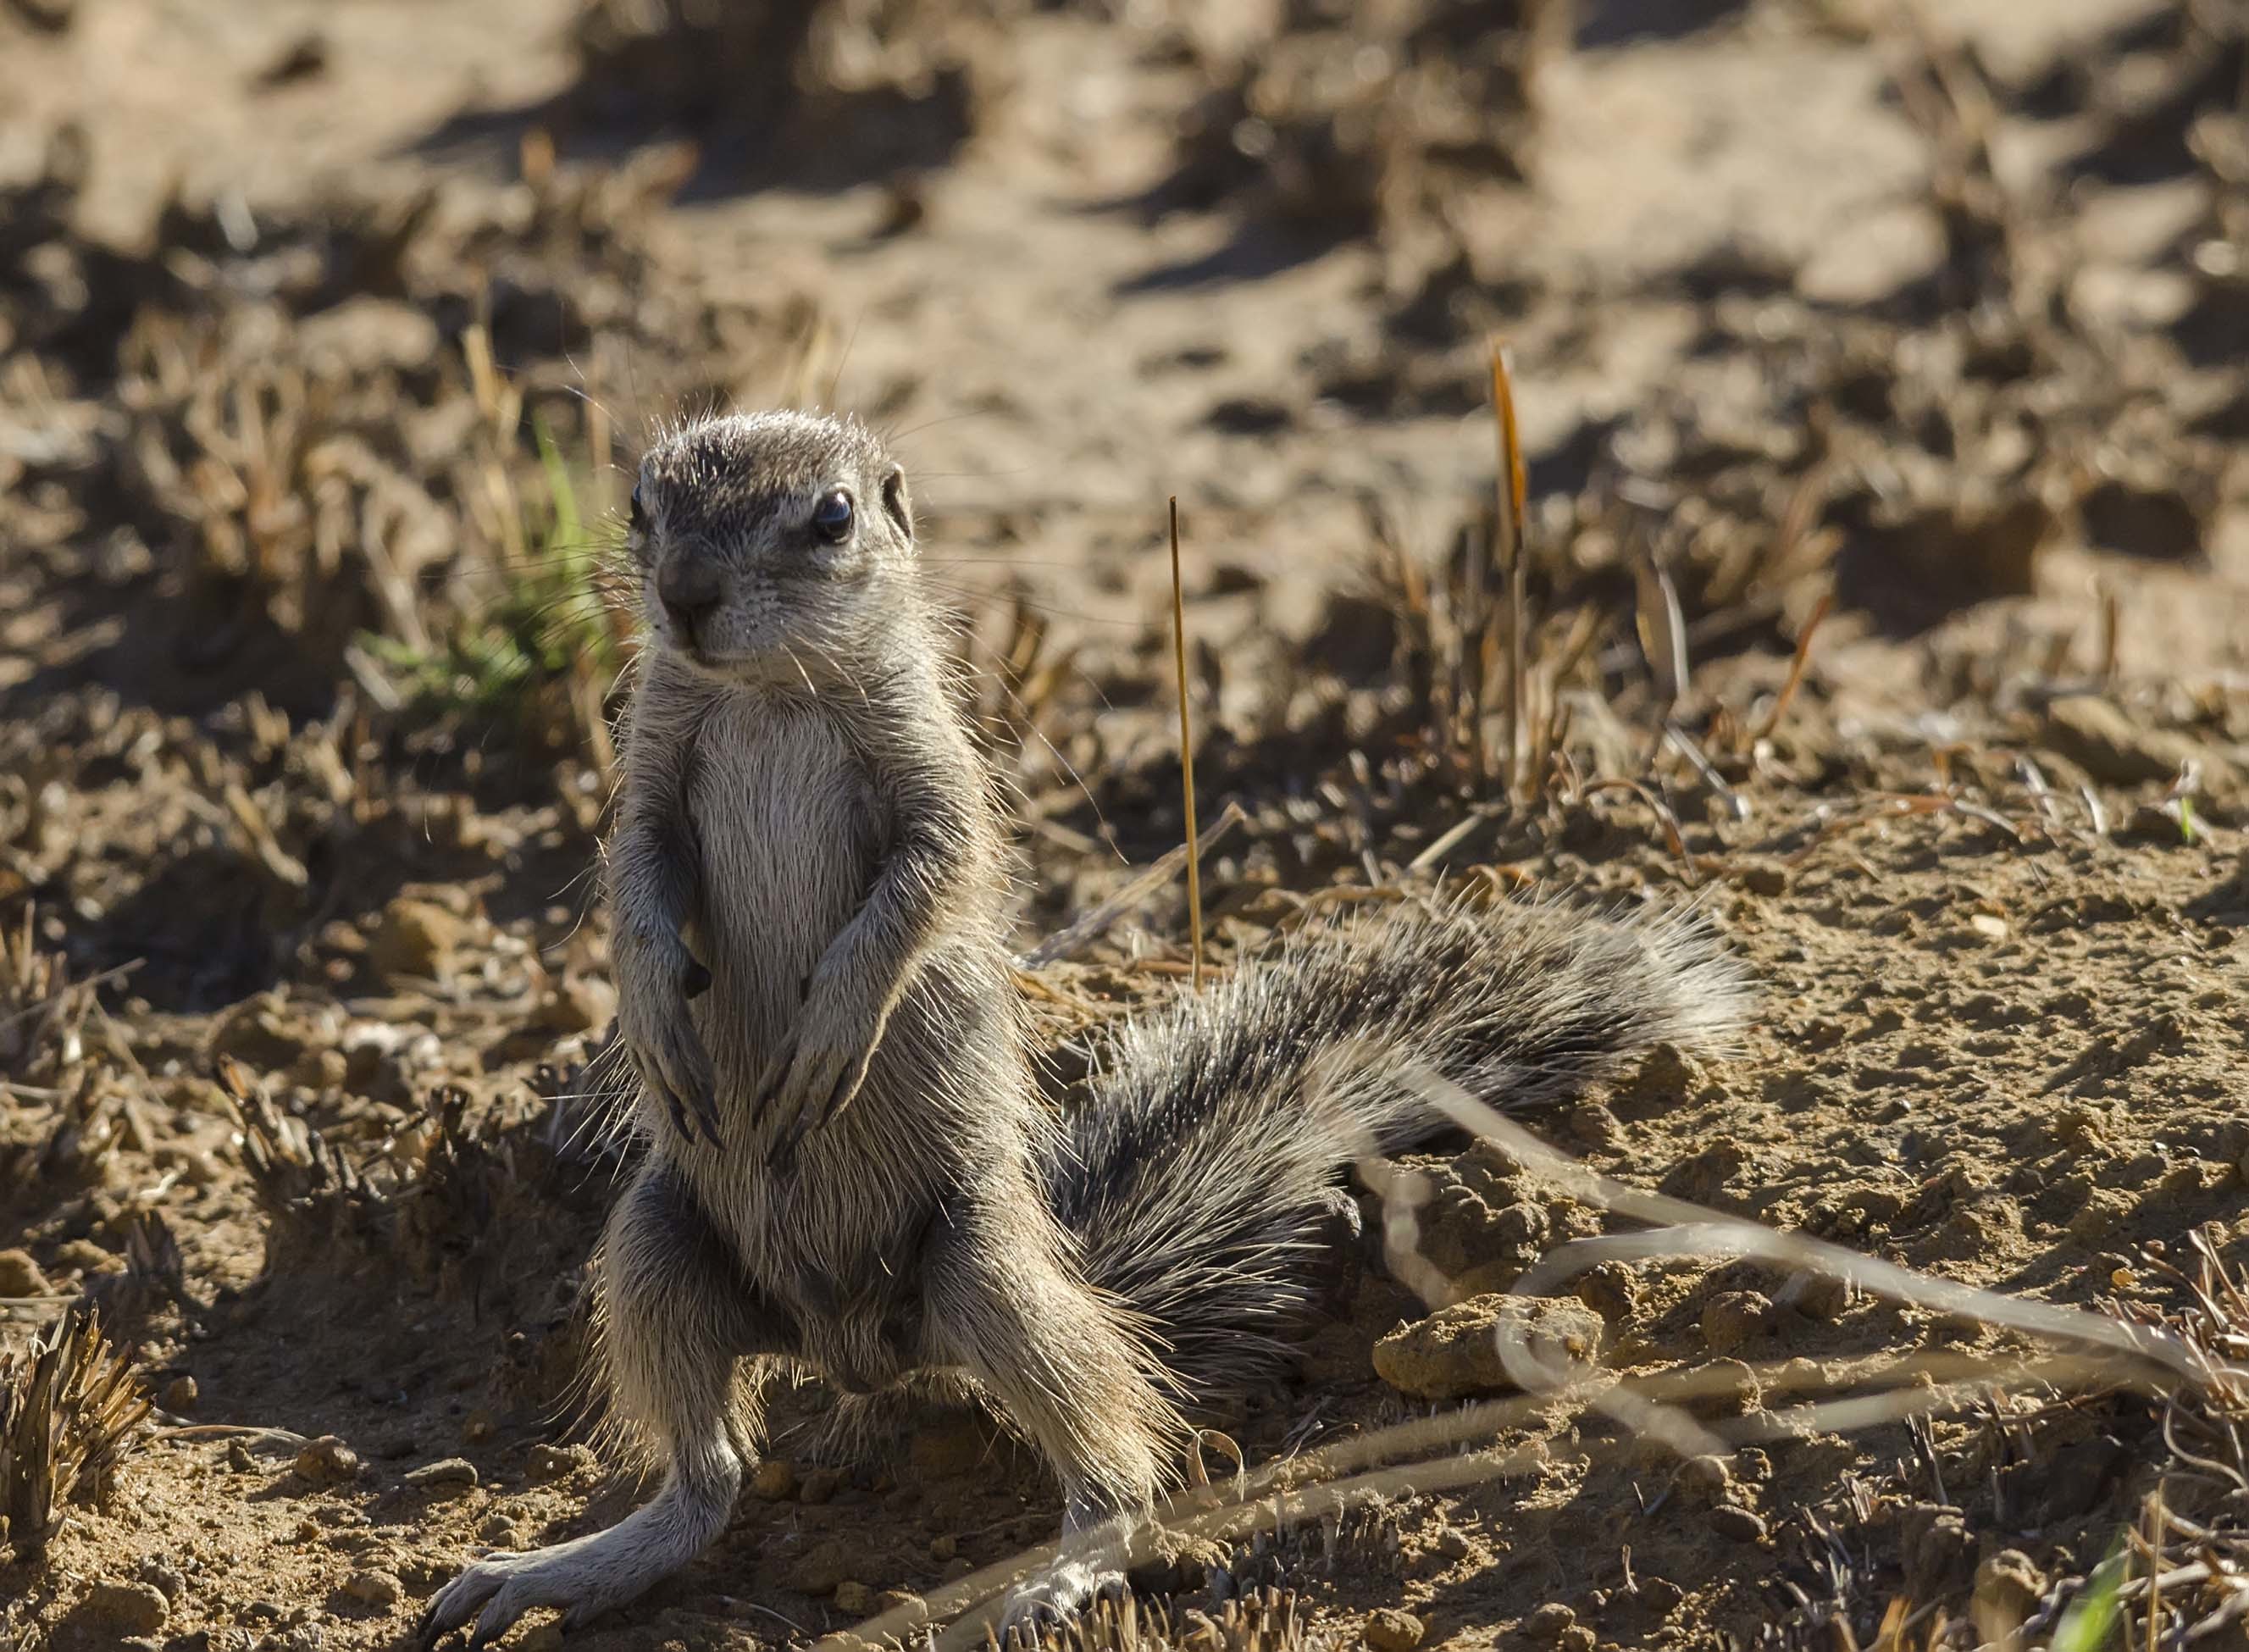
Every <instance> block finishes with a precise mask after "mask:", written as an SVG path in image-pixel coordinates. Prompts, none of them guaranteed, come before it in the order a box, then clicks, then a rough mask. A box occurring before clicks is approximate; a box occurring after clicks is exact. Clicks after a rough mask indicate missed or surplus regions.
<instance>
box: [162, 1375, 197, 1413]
mask: <svg viewBox="0 0 2249 1652" xmlns="http://www.w3.org/2000/svg"><path fill="white" fill-rule="evenodd" d="M202 1394H203V1391H202V1390H201V1389H200V1388H198V1387H196V1380H195V1379H194V1378H193V1377H187V1376H180V1377H174V1378H173V1379H172V1380H170V1381H169V1382H168V1383H166V1384H165V1385H164V1392H163V1394H162V1403H163V1407H164V1409H165V1410H167V1411H192V1410H194V1409H195V1405H196V1401H197V1400H198V1399H200V1398H201V1397H202Z"/></svg>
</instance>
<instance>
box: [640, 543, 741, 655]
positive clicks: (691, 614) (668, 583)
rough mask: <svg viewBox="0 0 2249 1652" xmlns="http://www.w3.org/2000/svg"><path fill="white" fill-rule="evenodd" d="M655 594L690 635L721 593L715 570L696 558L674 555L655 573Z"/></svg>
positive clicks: (717, 601)
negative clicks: (659, 571) (661, 570)
mask: <svg viewBox="0 0 2249 1652" xmlns="http://www.w3.org/2000/svg"><path fill="white" fill-rule="evenodd" d="M656 594H657V596H658V597H659V598H660V599H662V601H663V602H664V612H665V613H667V614H669V615H671V621H672V623H673V624H675V625H677V626H678V627H679V628H680V629H681V630H684V631H685V632H686V633H687V634H688V635H689V636H690V637H692V636H693V635H694V634H695V628H696V626H697V625H698V623H701V622H702V620H703V619H704V618H705V616H707V615H708V614H709V613H710V612H711V610H712V609H714V608H716V607H718V606H719V598H720V597H721V596H723V595H725V594H726V593H725V589H724V582H723V581H722V580H721V578H720V576H719V569H718V568H714V567H713V566H712V564H711V563H709V562H707V561H704V560H703V559H702V558H700V557H688V556H679V557H674V558H673V559H672V560H671V561H669V562H666V563H665V564H664V571H663V572H662V573H660V574H658V575H657V576H656Z"/></svg>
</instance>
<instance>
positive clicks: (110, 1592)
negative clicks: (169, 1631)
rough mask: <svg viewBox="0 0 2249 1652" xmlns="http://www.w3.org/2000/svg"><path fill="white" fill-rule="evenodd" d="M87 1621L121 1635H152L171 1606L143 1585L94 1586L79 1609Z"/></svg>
mask: <svg viewBox="0 0 2249 1652" xmlns="http://www.w3.org/2000/svg"><path fill="white" fill-rule="evenodd" d="M80 1609H81V1610H82V1611H83V1612H84V1613H85V1614H86V1617H87V1618H89V1619H90V1620H92V1621H94V1622H97V1623H100V1625H102V1627H103V1628H109V1629H114V1630H116V1631H118V1632H119V1633H120V1634H123V1635H154V1634H155V1632H156V1631H157V1630H158V1629H161V1628H163V1627H164V1620H165V1618H166V1617H168V1616H169V1615H170V1614H171V1610H172V1603H171V1602H170V1601H169V1600H166V1599H165V1598H164V1594H163V1591H162V1590H161V1589H158V1588H156V1587H155V1586H154V1585H152V1584H147V1583H97V1584H95V1585H94V1586H93V1591H92V1593H89V1594H88V1595H87V1596H86V1604H85V1606H84V1607H82V1608H80Z"/></svg>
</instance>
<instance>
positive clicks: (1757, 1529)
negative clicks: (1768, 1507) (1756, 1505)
mask: <svg viewBox="0 0 2249 1652" xmlns="http://www.w3.org/2000/svg"><path fill="white" fill-rule="evenodd" d="M1710 1530H1711V1531H1713V1532H1716V1533H1717V1534H1718V1535H1719V1536H1720V1537H1722V1538H1732V1539H1733V1540H1734V1541H1735V1542H1737V1543H1762V1542H1764V1533H1765V1525H1764V1516H1763V1515H1759V1514H1753V1513H1751V1512H1750V1511H1749V1510H1747V1509H1743V1508H1737V1506H1735V1505H1734V1504H1730V1503H1722V1504H1718V1505H1717V1507H1716V1508H1714V1509H1712V1510H1711V1511H1710Z"/></svg>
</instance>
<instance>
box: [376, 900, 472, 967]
mask: <svg viewBox="0 0 2249 1652" xmlns="http://www.w3.org/2000/svg"><path fill="white" fill-rule="evenodd" d="M468 933H469V926H468V924H467V922H466V921H465V920H464V919H459V918H456V917H455V916H454V915H453V914H452V913H451V912H447V911H446V910H445V909H444V907H443V906H440V905H437V903H436V902H434V901H427V900H416V899H415V898H413V897H412V896H410V895H402V896H400V897H399V898H397V899H395V900H394V901H392V902H391V903H390V904H389V905H388V906H385V907H384V908H383V909H382V925H381V926H380V927H378V928H377V929H376V931H375V943H374V945H373V946H370V947H369V948H368V962H369V963H371V964H373V965H374V966H375V968H376V969H377V970H378V971H380V972H381V973H382V974H384V975H386V976H404V977H408V978H409V979H412V980H416V981H439V980H443V979H444V977H445V976H446V975H449V974H451V973H452V968H453V960H454V957H455V954H456V953H458V952H459V950H460V948H461V945H462V943H463V942H464V941H465V940H467V939H468Z"/></svg>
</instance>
